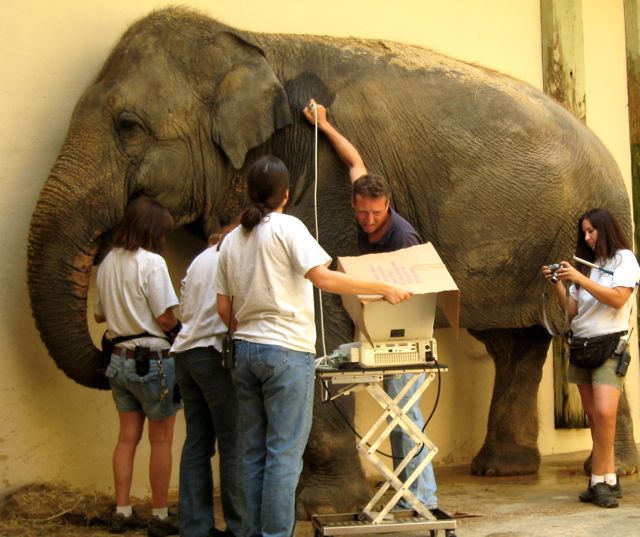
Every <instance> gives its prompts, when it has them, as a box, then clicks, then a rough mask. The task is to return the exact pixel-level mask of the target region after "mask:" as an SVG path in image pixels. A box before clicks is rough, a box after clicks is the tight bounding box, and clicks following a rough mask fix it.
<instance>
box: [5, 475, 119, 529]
mask: <svg viewBox="0 0 640 537" xmlns="http://www.w3.org/2000/svg"><path fill="white" fill-rule="evenodd" d="M112 511H113V499H112V498H111V497H110V496H107V495H106V494H103V493H99V492H92V491H88V490H80V489H77V488H73V487H70V486H69V485H67V484H64V483H62V484H50V483H32V484H29V485H25V486H23V487H20V488H19V489H17V490H15V491H13V492H11V493H9V494H7V495H6V496H4V497H3V498H0V535H11V536H13V535H16V536H17V535H20V536H25V537H35V536H39V535H54V534H55V535H79V534H87V533H78V530H79V529H80V528H81V527H84V528H89V527H93V528H94V529H96V530H97V529H98V528H97V527H98V526H102V527H103V529H102V531H104V527H105V526H107V525H108V524H109V518H110V516H111V513H112Z"/></svg>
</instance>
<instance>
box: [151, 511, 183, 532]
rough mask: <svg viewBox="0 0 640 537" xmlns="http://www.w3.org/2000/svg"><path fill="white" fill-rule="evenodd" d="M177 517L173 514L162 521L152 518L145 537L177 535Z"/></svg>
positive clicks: (155, 517)
mask: <svg viewBox="0 0 640 537" xmlns="http://www.w3.org/2000/svg"><path fill="white" fill-rule="evenodd" d="M179 533H180V530H179V529H178V517H177V516H176V515H174V514H173V513H172V514H170V515H169V516H168V517H167V518H165V519H162V518H158V517H157V516H152V517H151V518H150V519H149V524H147V535H148V536H149V537H166V536H167V535H178V534H179Z"/></svg>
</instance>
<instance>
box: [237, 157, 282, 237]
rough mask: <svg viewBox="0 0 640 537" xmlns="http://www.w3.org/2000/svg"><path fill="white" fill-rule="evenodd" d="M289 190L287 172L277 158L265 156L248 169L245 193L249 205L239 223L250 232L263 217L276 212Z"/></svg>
mask: <svg viewBox="0 0 640 537" xmlns="http://www.w3.org/2000/svg"><path fill="white" fill-rule="evenodd" d="M287 190H289V170H287V167H286V166H285V164H284V162H282V161H281V160H280V159H279V158H277V157H274V156H272V155H267V156H264V157H262V158H260V159H259V160H257V161H256V162H254V164H253V166H251V168H250V169H249V174H248V176H247V192H248V194H249V199H250V200H251V205H250V206H249V208H248V209H247V210H246V211H245V212H244V213H243V214H242V218H241V220H240V223H241V224H242V227H243V229H244V230H245V231H251V230H253V228H254V227H256V226H257V225H258V224H259V223H260V222H262V221H263V219H264V217H265V216H267V215H268V214H269V213H271V212H273V211H274V210H276V209H277V208H278V207H279V206H280V205H281V204H282V201H283V200H284V199H285V196H286V195H287Z"/></svg>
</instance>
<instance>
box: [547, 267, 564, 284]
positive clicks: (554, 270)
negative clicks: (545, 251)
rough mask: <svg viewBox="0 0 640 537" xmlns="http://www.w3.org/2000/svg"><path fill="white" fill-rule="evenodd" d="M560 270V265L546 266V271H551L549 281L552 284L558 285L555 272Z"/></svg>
mask: <svg viewBox="0 0 640 537" xmlns="http://www.w3.org/2000/svg"><path fill="white" fill-rule="evenodd" d="M561 268H562V263H552V264H551V265H549V266H548V269H549V270H550V271H551V278H550V280H551V282H552V283H558V276H557V275H556V272H557V271H558V270H560V269H561Z"/></svg>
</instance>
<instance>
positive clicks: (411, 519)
mask: <svg viewBox="0 0 640 537" xmlns="http://www.w3.org/2000/svg"><path fill="white" fill-rule="evenodd" d="M446 371H447V368H446V366H442V365H438V364H420V365H410V366H409V365H407V366H400V367H399V366H393V367H377V368H351V369H318V370H317V375H318V376H319V378H320V379H321V380H322V381H323V385H324V386H326V389H325V388H323V390H324V393H323V399H324V400H329V399H335V398H337V397H341V396H346V395H349V394H351V393H354V392H357V391H360V390H366V391H367V392H368V393H369V394H370V395H371V396H372V397H373V399H374V400H375V401H376V402H377V403H378V405H379V406H380V407H381V409H382V412H381V414H380V416H379V417H378V419H377V420H376V421H375V422H374V423H373V424H372V426H371V427H370V428H369V430H368V431H367V432H366V433H365V434H364V435H363V436H362V438H361V439H360V440H359V442H358V444H357V448H358V450H359V451H361V452H362V453H363V455H364V456H365V457H366V458H367V460H368V461H369V462H370V463H371V464H373V466H374V467H375V468H376V470H378V471H379V472H380V474H381V475H382V476H383V477H384V479H385V482H384V483H383V485H382V486H381V487H380V488H379V489H378V491H376V493H375V494H374V496H373V498H371V500H370V501H369V503H367V505H366V506H365V507H364V508H363V510H362V512H360V513H346V514H337V515H315V516H314V517H313V524H314V528H315V534H316V537H324V536H333V535H353V534H373V533H400V532H425V533H426V532H429V533H427V534H428V535H430V536H437V535H438V532H439V531H440V530H442V531H444V535H445V536H446V537H455V528H456V521H455V520H454V519H453V518H451V517H450V516H449V515H448V514H447V513H445V512H444V511H442V510H440V509H428V508H427V507H426V506H425V505H423V504H422V503H421V502H420V501H419V500H418V499H417V498H416V497H415V496H414V494H413V493H412V492H411V491H410V490H409V487H410V485H411V484H412V483H413V482H414V481H415V480H416V479H417V478H418V476H419V475H420V473H421V472H422V470H423V469H424V467H425V466H426V465H427V464H429V462H431V459H433V457H434V456H435V454H436V453H437V451H438V449H437V448H436V446H435V445H434V444H433V443H432V442H431V441H430V440H429V438H428V437H427V436H426V434H425V433H424V432H423V431H422V430H421V429H420V427H418V426H417V425H416V424H415V423H414V422H413V421H412V420H411V418H410V417H409V416H408V415H407V412H408V411H409V409H411V407H412V406H413V405H414V404H416V403H417V402H418V401H419V400H420V398H421V397H422V394H423V393H424V391H425V390H426V389H427V388H428V387H429V385H430V384H431V383H432V381H433V379H434V378H435V377H436V375H437V374H438V373H443V372H446ZM422 373H424V374H425V377H424V380H423V381H422V382H421V377H420V375H421V374H422ZM404 374H409V375H412V378H410V379H409V382H407V384H406V385H405V386H404V388H403V389H402V390H401V391H400V393H398V395H397V396H396V397H394V398H392V397H390V396H389V395H388V394H387V393H386V392H385V391H384V389H383V387H382V380H383V379H384V378H385V377H390V376H395V375H404ZM414 386H415V388H416V390H415V392H414V393H413V395H412V396H411V397H410V398H409V399H408V400H407V401H406V402H405V403H404V404H401V401H402V400H403V398H404V397H405V396H406V394H407V393H408V392H409V390H411V389H412V388H413V387H414ZM396 426H400V427H402V429H403V430H404V431H405V432H406V433H407V435H408V436H409V437H410V438H411V439H412V440H413V441H414V443H415V444H414V446H413V447H412V448H411V449H410V450H409V452H408V453H407V455H406V456H405V458H404V459H402V461H400V463H399V464H398V465H397V466H396V467H395V469H394V470H391V469H389V467H388V466H387V465H386V464H385V463H384V461H383V460H382V458H381V456H380V455H379V454H378V449H379V448H380V446H381V444H382V443H383V442H384V441H385V440H386V439H387V438H388V437H389V435H390V434H391V431H393V429H394V428H395V427H396ZM421 449H426V450H428V453H427V455H426V457H424V458H423V460H422V461H421V462H420V464H418V465H417V466H416V468H415V469H414V470H413V472H411V474H410V475H409V476H408V477H407V479H406V480H405V481H404V482H403V481H401V480H400V478H399V475H400V473H401V472H402V470H404V468H405V467H406V466H407V465H408V464H409V462H410V461H411V460H412V459H413V457H414V456H415V455H416V454H417V453H418V452H419V451H420V450H421ZM390 489H393V490H394V491H395V492H393V493H392V494H391V496H390V497H389V496H387V498H388V499H386V501H383V496H384V495H385V494H386V493H387V491H388V490H390ZM401 498H404V499H405V500H406V501H407V502H408V503H409V505H410V506H411V507H412V508H413V509H408V510H401V511H391V510H392V509H393V507H395V505H396V504H397V503H398V501H399V500H400V499H401ZM381 502H383V503H381Z"/></svg>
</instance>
